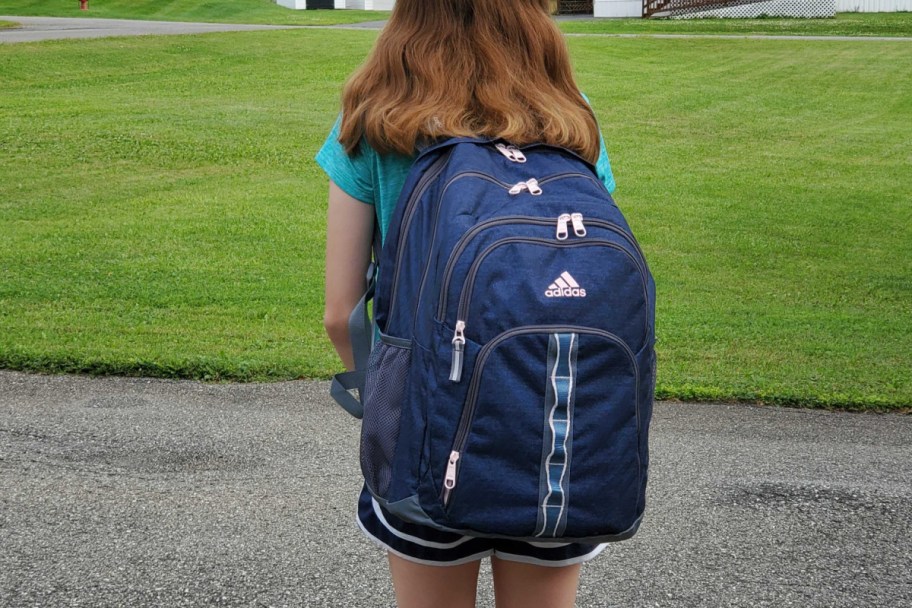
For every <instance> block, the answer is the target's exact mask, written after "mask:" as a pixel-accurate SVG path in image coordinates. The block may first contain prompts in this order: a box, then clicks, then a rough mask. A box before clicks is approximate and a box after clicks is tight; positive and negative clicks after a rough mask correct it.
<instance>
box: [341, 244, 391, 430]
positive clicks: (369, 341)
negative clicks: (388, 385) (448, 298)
mask: <svg viewBox="0 0 912 608" xmlns="http://www.w3.org/2000/svg"><path fill="white" fill-rule="evenodd" d="M380 241H381V238H380V228H379V226H375V227H374V241H373V246H372V251H373V261H372V262H371V263H370V265H369V266H368V269H367V276H366V277H365V279H366V289H365V290H364V295H362V296H361V299H360V300H359V301H358V303H357V304H356V305H355V308H354V309H353V310H352V312H351V315H349V317H348V336H349V340H350V341H351V346H352V356H353V358H354V360H355V369H354V370H351V371H347V372H342V373H340V374H336V375H335V376H333V379H332V384H331V385H330V387H329V394H330V396H331V397H332V398H333V399H334V400H335V401H336V403H338V404H339V405H340V406H341V407H342V409H344V410H345V411H346V412H348V413H349V414H351V415H352V416H354V417H355V418H361V417H362V416H364V405H363V402H362V400H363V399H364V381H365V378H366V375H367V361H368V359H369V358H370V353H371V349H372V348H373V345H374V333H375V330H374V324H373V321H372V320H371V317H370V314H368V309H367V303H368V302H370V301H371V300H372V299H373V298H374V289H375V287H376V283H377V260H379V259H380ZM353 390H355V391H357V397H356V396H355V395H354V394H352V391H353Z"/></svg>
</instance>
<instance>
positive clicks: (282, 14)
mask: <svg viewBox="0 0 912 608" xmlns="http://www.w3.org/2000/svg"><path fill="white" fill-rule="evenodd" d="M0 15H32V16H40V17H86V18H109V19H149V20H160V21H203V22H215V23H268V24H275V25H333V24H340V23H357V22H360V21H373V20H377V19H386V18H387V17H389V12H384V11H356V10H344V11H336V10H300V11H298V10H292V9H288V8H284V7H282V6H279V5H277V4H276V3H275V2H274V1H273V0H226V1H224V2H201V1H200V0H89V10H87V11H82V10H79V2H78V0H0Z"/></svg>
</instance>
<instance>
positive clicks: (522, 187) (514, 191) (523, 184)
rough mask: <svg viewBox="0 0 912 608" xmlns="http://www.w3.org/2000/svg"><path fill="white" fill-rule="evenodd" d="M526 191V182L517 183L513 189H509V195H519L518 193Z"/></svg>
mask: <svg viewBox="0 0 912 608" xmlns="http://www.w3.org/2000/svg"><path fill="white" fill-rule="evenodd" d="M528 189H529V184H527V183H526V182H519V183H518V184H514V185H513V187H512V188H510V194H519V193H520V192H523V191H524V190H528Z"/></svg>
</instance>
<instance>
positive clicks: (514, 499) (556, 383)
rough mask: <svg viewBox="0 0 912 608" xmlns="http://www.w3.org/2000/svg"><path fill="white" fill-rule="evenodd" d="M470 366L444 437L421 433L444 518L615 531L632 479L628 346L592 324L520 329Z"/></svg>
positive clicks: (549, 534) (635, 433) (479, 528)
mask: <svg viewBox="0 0 912 608" xmlns="http://www.w3.org/2000/svg"><path fill="white" fill-rule="evenodd" d="M473 367H474V369H473V371H472V374H471V379H470V381H469V386H468V392H467V396H466V399H465V404H464V407H463V410H462V413H461V417H460V419H459V422H458V427H457V429H456V433H455V437H453V438H452V439H451V441H450V442H447V439H446V438H445V437H436V438H435V437H432V438H431V444H432V445H431V454H430V456H431V458H432V462H433V463H432V467H433V468H434V469H435V475H434V477H435V478H436V480H437V482H438V483H440V486H439V497H440V501H441V503H442V504H443V506H444V509H445V510H446V513H447V518H448V520H449V525H451V526H452V527H453V528H455V529H465V530H473V531H476V532H479V533H482V534H495V535H508V536H516V537H524V538H540V539H541V540H547V539H549V538H559V537H561V536H563V535H573V536H578V537H585V536H598V535H606V534H607V535H610V534H613V533H620V532H622V531H624V530H626V529H627V528H628V527H629V526H630V525H631V521H632V520H635V519H636V516H635V513H636V511H637V509H638V503H639V500H638V495H639V492H640V483H641V482H640V478H641V467H640V462H639V455H638V454H639V450H638V446H639V440H640V439H639V435H640V428H639V415H638V409H639V408H638V402H637V390H636V387H637V381H638V369H637V364H636V361H635V359H634V357H633V353H632V352H630V349H629V347H628V346H627V345H626V344H625V343H624V342H623V341H622V340H621V339H620V338H618V337H617V336H615V335H613V334H611V333H609V332H606V331H602V330H597V329H592V328H585V327H574V326H534V327H521V328H517V329H514V330H510V331H508V332H504V333H503V334H501V335H500V336H498V337H496V338H494V339H493V340H491V341H490V342H489V343H488V344H486V345H485V346H484V347H483V348H482V349H481V351H480V352H479V353H478V356H477V357H476V358H475V360H474V366H473ZM618 499H620V500H618ZM616 504H620V505H622V506H621V507H620V508H617V507H615V506H610V507H609V506H607V505H616ZM606 511H611V512H606Z"/></svg>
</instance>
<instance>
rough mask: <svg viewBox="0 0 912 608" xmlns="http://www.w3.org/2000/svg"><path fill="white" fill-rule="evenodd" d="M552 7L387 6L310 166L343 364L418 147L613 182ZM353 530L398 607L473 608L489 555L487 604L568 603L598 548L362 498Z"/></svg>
mask: <svg viewBox="0 0 912 608" xmlns="http://www.w3.org/2000/svg"><path fill="white" fill-rule="evenodd" d="M549 4H550V2H549V0H397V2H396V5H395V8H394V9H393V12H392V14H391V17H390V20H389V22H388V24H387V25H386V27H385V28H384V29H383V31H382V33H381V34H380V36H379V38H378V40H377V43H376V46H375V47H374V49H373V51H372V52H371V54H370V56H369V57H368V58H367V60H366V62H365V63H364V65H363V66H362V67H361V68H360V69H359V70H358V71H356V72H355V74H354V75H353V76H352V77H351V79H350V80H349V82H348V84H347V85H346V87H345V90H344V92H343V95H342V113H341V116H340V118H339V120H337V122H336V124H335V126H334V127H333V129H332V131H331V133H330V134H329V137H328V138H327V140H326V143H325V144H324V145H323V148H322V149H321V150H320V152H319V153H318V155H317V162H318V163H319V164H320V166H321V167H322V168H323V169H324V170H325V171H326V173H327V174H328V175H329V177H330V180H331V181H330V185H329V211H328V219H327V222H328V230H327V246H326V312H325V317H324V323H325V326H326V331H327V333H328V334H329V337H330V340H331V341H332V343H333V345H334V346H335V348H336V351H337V352H338V354H339V356H340V357H341V359H342V362H343V363H344V364H345V365H346V367H348V368H349V369H351V368H352V367H353V364H354V362H353V360H352V352H351V345H350V343H349V336H348V326H347V322H348V317H349V314H350V313H351V311H352V310H353V308H354V306H355V304H356V303H357V301H358V300H359V298H360V297H361V295H362V292H363V290H364V276H365V272H366V271H367V267H368V264H369V261H370V250H371V241H372V234H373V230H374V223H375V222H379V227H380V232H381V235H382V236H384V237H385V235H386V230H387V226H388V224H389V221H390V217H391V215H392V213H393V208H394V206H395V204H396V201H397V199H398V197H399V193H400V190H401V189H402V185H403V181H404V179H405V175H406V173H407V172H408V169H409V166H410V165H411V162H412V160H413V158H414V155H415V151H416V149H417V148H418V147H419V146H420V145H421V144H422V142H427V141H430V140H434V139H437V138H442V137H447V136H488V137H496V138H502V139H504V140H507V141H509V142H511V143H512V144H515V145H518V146H522V145H524V144H528V143H532V142H545V143H549V144H554V145H558V146H563V147H565V148H569V149H571V150H574V151H575V152H577V153H578V154H580V155H581V156H582V157H584V158H586V159H588V160H589V161H590V162H592V163H593V164H595V166H596V169H597V172H598V175H599V177H600V178H601V179H602V181H603V182H604V183H605V185H606V186H607V188H608V190H609V191H612V190H613V189H614V180H613V178H612V176H611V168H610V166H609V163H608V156H607V153H606V152H605V149H604V144H603V143H602V141H601V138H600V135H599V130H598V125H597V124H596V120H595V116H594V115H593V112H592V110H591V109H590V107H589V105H588V103H587V101H586V100H585V98H584V97H583V96H582V94H581V93H580V92H579V89H578V88H577V86H576V84H575V82H574V80H573V76H572V72H571V67H570V61H569V54H568V50H567V47H566V44H565V42H564V40H563V37H562V36H561V34H560V31H559V30H558V29H557V26H556V25H555V24H554V22H553V20H552V18H551V16H550V10H549ZM358 524H359V525H360V527H361V529H362V530H363V531H364V533H365V534H366V535H367V536H368V537H369V538H371V539H372V540H374V541H375V542H376V543H377V544H379V545H380V546H381V547H383V548H384V549H386V551H387V553H388V556H389V565H390V572H391V574H392V579H393V586H394V588H395V592H396V598H397V601H398V605H399V607H400V608H471V607H473V606H475V594H476V584H477V578H478V570H479V563H480V560H481V559H482V558H484V557H491V565H492V571H493V576H494V592H495V596H496V602H497V607H498V608H530V607H538V608H569V607H572V606H573V604H574V602H575V598H576V590H577V585H578V581H579V572H580V564H581V563H582V562H584V561H587V560H589V559H591V558H593V557H595V556H596V555H597V554H598V553H599V552H600V551H601V549H602V548H603V547H602V546H598V545H584V544H578V543H574V544H565V545H553V544H552V545H546V544H535V543H525V542H518V541H506V540H495V539H484V538H476V537H469V536H460V535H456V534H447V533H443V532H440V531H436V530H432V529H429V528H425V527H423V526H417V525H415V524H411V523H407V522H403V521H401V520H398V519H397V518H395V517H394V516H392V515H390V514H388V513H386V512H385V511H384V510H383V509H382V508H381V507H380V506H379V505H378V504H377V503H376V502H375V501H374V500H373V499H372V498H371V496H370V494H369V493H368V492H367V491H366V490H362V492H361V497H360V501H359V508H358Z"/></svg>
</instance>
